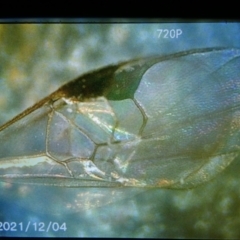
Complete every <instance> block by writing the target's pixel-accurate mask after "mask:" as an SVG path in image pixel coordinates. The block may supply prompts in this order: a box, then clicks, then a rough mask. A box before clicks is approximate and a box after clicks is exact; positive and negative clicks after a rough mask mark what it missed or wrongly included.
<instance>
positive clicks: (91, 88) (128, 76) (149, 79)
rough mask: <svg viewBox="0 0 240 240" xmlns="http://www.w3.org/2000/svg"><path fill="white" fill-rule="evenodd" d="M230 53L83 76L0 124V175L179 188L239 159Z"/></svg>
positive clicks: (153, 60) (236, 64)
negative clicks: (0, 125)
mask: <svg viewBox="0 0 240 240" xmlns="http://www.w3.org/2000/svg"><path fill="white" fill-rule="evenodd" d="M239 78H240V51H239V50H237V49H200V50H192V51H188V52H181V53H177V54H172V55H167V56H161V57H150V58H143V59H138V60H133V61H128V62H125V63H121V64H118V65H113V66H109V67H105V68H103V69H100V70H97V71H95V72H92V73H89V74H85V75H83V76H81V77H79V78H77V79H75V80H73V81H71V82H69V83H67V84H66V85H64V86H62V87H61V88H59V89H58V90H57V91H56V92H54V93H52V94H51V95H50V96H48V97H47V98H45V99H43V100H42V101H40V102H39V103H37V104H36V105H34V106H33V107H31V108H29V109H27V110H26V111H25V112H23V113H22V114H20V115H19V116H17V117H15V118H14V119H13V120H11V121H10V122H8V123H6V124H5V125H3V126H2V127H1V128H0V142H1V145H0V179H1V180H2V181H10V182H18V183H35V184H46V185H55V186H63V187H167V188H171V187H172V188H189V187H194V186H196V185H198V184H201V183H203V182H206V181H208V180H210V179H211V178H213V177H214V176H216V174H218V173H219V172H221V171H222V170H224V169H225V168H226V167H227V166H228V165H229V164H230V163H231V162H232V161H233V160H234V159H235V158H236V157H237V156H238V155H239V139H240V138H239V137H240V136H239V135H240V133H239V126H240V124H239V123H240V121H239V119H240V106H239V103H240V80H239Z"/></svg>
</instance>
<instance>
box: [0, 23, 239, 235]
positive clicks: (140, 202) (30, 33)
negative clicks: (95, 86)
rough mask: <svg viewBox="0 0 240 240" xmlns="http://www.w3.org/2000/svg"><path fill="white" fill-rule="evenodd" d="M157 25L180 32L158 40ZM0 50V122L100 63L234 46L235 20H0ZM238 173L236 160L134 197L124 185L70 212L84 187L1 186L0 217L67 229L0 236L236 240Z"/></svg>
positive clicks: (235, 37)
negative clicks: (205, 175)
mask: <svg viewBox="0 0 240 240" xmlns="http://www.w3.org/2000/svg"><path fill="white" fill-rule="evenodd" d="M157 29H181V30H182V35H181V36H179V38H177V39H176V38H175V39H170V38H168V39H164V38H158V33H157ZM0 47H1V51H0V125H1V124H3V123H4V122H6V121H7V120H9V119H11V118H12V117H14V116H15V115H16V114H18V113H20V112H21V111H23V110H24V109H25V108H27V107H29V106H31V105H32V104H33V103H35V102H37V101H38V100H40V99H41V98H43V97H45V96H47V95H48V94H50V93H51V92H52V91H54V90H56V89H57V88H58V87H59V86H61V85H62V84H63V83H65V82H67V81H68V80H71V79H73V78H75V77H77V76H78V75H80V74H82V73H85V72H87V71H90V70H93V69H96V68H99V67H101V66H105V65H109V64H112V63H118V62H121V61H124V60H128V59H132V58H139V57H144V56H149V55H156V54H157V55H158V54H167V53H174V52H178V51H184V50H188V49H196V48H206V47H229V48H232V47H236V48H240V24H239V23H227V22H223V23H197V22H195V23H177V24H176V23H161V21H159V23H158V22H155V23H151V24H150V23H117V24H116V23H109V24H107V23H104V24H103V23H99V24H98V23H91V24H86V23H85V24H18V25H10V24H1V25H0ZM22 141H23V140H22ZM13 148H14V146H13ZM239 170H240V161H239V159H237V160H235V161H234V162H233V164H231V165H230V166H229V167H228V168H227V169H226V170H225V171H224V172H223V173H222V174H220V175H219V176H218V177H217V178H215V179H214V180H212V181H211V182H209V183H207V184H205V185H202V186H200V187H198V188H195V189H192V190H169V189H152V190H147V191H143V192H141V193H138V194H135V195H134V192H135V190H132V191H129V190H128V191H127V192H124V191H123V193H121V194H120V197H119V201H113V202H112V203H111V204H107V205H103V206H100V207H95V208H90V209H85V210H80V209H79V210H78V209H76V210H75V211H73V210H69V209H68V208H67V206H66V205H65V203H66V202H69V204H72V205H74V197H75V196H76V195H77V194H79V193H81V191H82V192H84V191H85V192H86V191H87V190H86V189H84V190H82V189H61V188H56V187H45V186H31V185H30V186H24V185H17V184H13V185H12V184H7V183H1V185H0V195H1V198H0V221H2V222H4V221H8V222H16V223H19V222H23V223H24V224H26V223H27V222H28V221H31V222H45V223H46V224H47V223H48V222H49V221H52V222H59V223H62V222H66V224H67V228H68V229H67V231H66V232H63V231H59V232H53V231H51V232H49V233H46V232H35V231H34V230H33V229H31V230H30V231H28V232H27V233H25V232H19V231H18V232H3V231H2V232H0V235H1V236H63V237H67V236H84V237H161V238H164V237H170V238H239V237H240V230H239V226H240V188H239V185H240V178H239ZM89 191H90V192H91V190H89ZM103 191H105V193H106V195H107V191H108V190H106V189H105V190H103ZM129 192H130V193H129ZM109 193H110V190H109ZM92 196H93V197H96V196H97V195H94V194H93V195H92ZM63 199H64V200H63ZM93 200H94V199H93ZM63 202H64V203H63ZM100 205H101V204H100Z"/></svg>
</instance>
